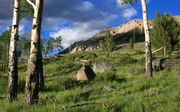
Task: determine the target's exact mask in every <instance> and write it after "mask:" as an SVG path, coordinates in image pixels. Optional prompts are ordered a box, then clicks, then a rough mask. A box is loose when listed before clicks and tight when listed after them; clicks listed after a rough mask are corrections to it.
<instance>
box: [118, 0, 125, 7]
mask: <svg viewBox="0 0 180 112" xmlns="http://www.w3.org/2000/svg"><path fill="white" fill-rule="evenodd" d="M116 2H117V5H118V7H120V8H123V7H126V5H123V4H122V3H123V2H122V0H116Z"/></svg>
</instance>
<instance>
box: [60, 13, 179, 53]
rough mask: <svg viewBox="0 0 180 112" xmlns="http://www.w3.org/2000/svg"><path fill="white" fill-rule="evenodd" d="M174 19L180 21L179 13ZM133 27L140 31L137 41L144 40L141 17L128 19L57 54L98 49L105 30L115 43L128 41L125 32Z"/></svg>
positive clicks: (151, 22)
mask: <svg viewBox="0 0 180 112" xmlns="http://www.w3.org/2000/svg"><path fill="white" fill-rule="evenodd" d="M173 17H174V19H175V20H176V21H178V22H179V23H180V15H176V16H173ZM148 23H149V28H150V29H152V28H153V20H149V21H148ZM134 29H138V30H139V31H140V32H139V33H140V34H137V35H140V38H139V40H138V41H144V36H143V32H142V31H143V19H133V20H130V21H129V22H127V23H124V24H121V25H120V26H117V27H110V28H105V29H103V30H102V31H101V32H99V33H97V34H95V35H94V36H92V37H91V38H89V39H87V40H82V41H78V42H75V43H73V44H72V45H71V46H70V47H68V48H67V49H65V50H64V51H63V52H61V53H59V54H65V53H68V52H70V53H71V54H73V53H76V52H83V51H92V50H97V49H100V45H99V42H100V41H101V40H102V39H103V38H104V37H105V36H106V34H107V31H110V33H111V35H112V36H113V38H114V40H115V41H117V40H118V41H117V43H119V44H121V43H126V42H128V41H129V37H127V36H126V35H127V33H128V32H131V31H133V30H134ZM131 36H132V35H131Z"/></svg>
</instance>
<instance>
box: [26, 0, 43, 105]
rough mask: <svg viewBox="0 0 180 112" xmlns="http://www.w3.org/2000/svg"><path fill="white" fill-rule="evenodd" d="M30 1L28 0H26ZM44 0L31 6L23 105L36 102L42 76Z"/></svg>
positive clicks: (37, 1)
mask: <svg viewBox="0 0 180 112" xmlns="http://www.w3.org/2000/svg"><path fill="white" fill-rule="evenodd" d="M27 1H30V0H27ZM43 3H44V0H36V1H35V3H31V4H33V7H34V16H33V24H32V32H31V33H32V34H31V48H30V56H29V60H28V69H27V76H26V85H25V104H32V103H35V102H37V101H38V93H39V77H40V76H39V75H40V74H41V75H43V72H42V71H40V70H42V66H43V65H42V55H41V44H40V41H41V38H40V35H41V23H42V12H43Z"/></svg>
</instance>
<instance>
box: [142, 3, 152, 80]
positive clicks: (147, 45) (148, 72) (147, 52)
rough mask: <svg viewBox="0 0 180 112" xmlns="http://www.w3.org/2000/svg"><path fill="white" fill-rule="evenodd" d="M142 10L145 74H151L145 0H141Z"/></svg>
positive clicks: (149, 40)
mask: <svg viewBox="0 0 180 112" xmlns="http://www.w3.org/2000/svg"><path fill="white" fill-rule="evenodd" d="M141 4H142V11H143V25H144V33H145V53H146V64H145V66H146V75H147V76H152V53H151V39H150V32H149V26H148V16H147V13H148V12H147V6H146V0H141Z"/></svg>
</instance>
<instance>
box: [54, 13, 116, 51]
mask: <svg viewBox="0 0 180 112" xmlns="http://www.w3.org/2000/svg"><path fill="white" fill-rule="evenodd" d="M117 17H118V16H117V15H110V16H106V18H105V19H104V20H96V21H89V22H75V23H73V24H72V25H71V26H69V27H65V28H62V29H60V30H59V31H57V32H53V33H51V34H50V36H51V37H57V36H62V46H63V47H64V48H67V47H68V46H69V45H71V44H73V43H74V42H75V41H80V40H87V39H88V38H90V37H92V36H93V35H95V34H96V33H98V32H99V31H100V30H101V29H102V28H105V27H107V24H108V23H109V22H110V21H111V20H112V19H115V18H117Z"/></svg>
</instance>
